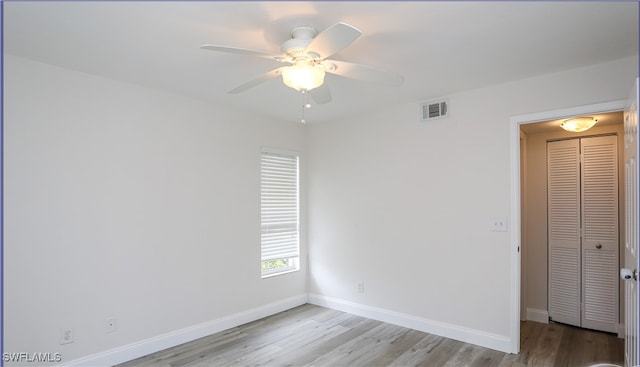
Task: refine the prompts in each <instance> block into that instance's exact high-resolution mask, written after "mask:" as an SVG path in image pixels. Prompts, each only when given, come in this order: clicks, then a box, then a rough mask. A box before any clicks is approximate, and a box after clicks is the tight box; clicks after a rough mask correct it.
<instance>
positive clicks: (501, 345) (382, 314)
mask: <svg viewBox="0 0 640 367" xmlns="http://www.w3.org/2000/svg"><path fill="white" fill-rule="evenodd" d="M309 303H311V304H314V305H318V306H322V307H327V308H331V309H334V310H339V311H343V312H348V313H350V314H354V315H358V316H362V317H366V318H370V319H374V320H378V321H382V322H386V323H389V324H394V325H398V326H402V327H407V328H411V329H414V330H419V331H423V332H426V333H429V334H435V335H438V336H443V337H446V338H449V339H455V340H459V341H462V342H465V343H471V344H475V345H479V346H482V347H486V348H490V349H495V350H498V351H501V352H505V353H511V352H512V351H511V338H509V337H507V336H503V335H497V334H492V333H487V332H484V331H480V330H474V329H469V328H465V327H461V326H457V325H452V324H447V323H444V322H439V321H434V320H429V319H424V318H421V317H417V316H413V315H408V314H403V313H399V312H394V311H389V310H385V309H381V308H376V307H371V306H367V305H363V304H358V303H353V302H350V301H345V300H341V299H336V298H331V297H326V296H321V295H317V294H309Z"/></svg>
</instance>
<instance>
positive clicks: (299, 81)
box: [282, 62, 325, 91]
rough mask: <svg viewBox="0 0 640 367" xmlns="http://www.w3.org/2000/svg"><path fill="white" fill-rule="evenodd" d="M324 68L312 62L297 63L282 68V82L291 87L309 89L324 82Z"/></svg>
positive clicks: (302, 89)
mask: <svg viewBox="0 0 640 367" xmlns="http://www.w3.org/2000/svg"><path fill="white" fill-rule="evenodd" d="M324 74H325V72H324V70H322V68H319V67H315V66H313V65H312V64H310V63H300V62H298V63H296V64H295V65H293V66H289V67H287V68H284V69H283V70H282V82H283V83H284V84H285V85H286V86H287V87H289V88H293V89H295V90H301V91H308V90H312V89H313V88H317V87H319V86H321V85H322V83H324Z"/></svg>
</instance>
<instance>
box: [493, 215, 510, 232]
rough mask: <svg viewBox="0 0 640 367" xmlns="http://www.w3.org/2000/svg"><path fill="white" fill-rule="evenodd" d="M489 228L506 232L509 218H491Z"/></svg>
mask: <svg viewBox="0 0 640 367" xmlns="http://www.w3.org/2000/svg"><path fill="white" fill-rule="evenodd" d="M489 230H490V231H494V232H506V231H507V218H503V217H496V218H491V221H490V222H489Z"/></svg>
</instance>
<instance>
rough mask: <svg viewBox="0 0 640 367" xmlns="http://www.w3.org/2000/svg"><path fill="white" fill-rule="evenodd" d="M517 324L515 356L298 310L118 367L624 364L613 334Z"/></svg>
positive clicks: (330, 313) (322, 312)
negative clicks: (518, 336) (518, 348)
mask: <svg viewBox="0 0 640 367" xmlns="http://www.w3.org/2000/svg"><path fill="white" fill-rule="evenodd" d="M520 326H521V328H520V332H521V351H520V353H519V354H517V355H515V354H506V353H502V352H498V351H495V350H491V349H487V348H482V347H479V346H476V345H472V344H467V343H463V342H460V341H456V340H452V339H447V338H444V337H440V336H436V335H432V334H428V333H424V332H420V331H417V330H412V329H408V328H403V327H400V326H396V325H391V324H386V323H383V322H380V321H376V320H371V319H367V318H363V317H359V316H355V315H351V314H348V313H344V312H340V311H336V310H330V309H326V308H322V307H318V306H314V305H303V306H300V307H296V308H294V309H291V310H288V311H285V312H281V313H278V314H276V315H273V316H270V317H267V318H264V319H260V320H256V321H253V322H250V323H247V324H245V325H241V326H238V327H235V328H231V329H229V330H225V331H222V332H219V333H216V334H213V335H210V336H207V337H204V338H200V339H198V340H195V341H193V342H190V343H185V344H183V345H179V346H176V347H173V348H169V349H167V350H164V351H160V352H157V353H153V354H150V355H148V356H145V357H142V358H138V359H136V360H133V361H129V362H126V363H123V364H121V365H118V366H117V367H133V366H136V367H150V366H153V367H212V366H215V367H217V366H221V367H236V366H238V367H239V366H243V367H244V366H267V367H281V366H282V367H284V366H296V367H298V366H322V367H325V366H331V367H342V366H344V367H378V366H397V367H414V366H425V367H427V366H428V367H443V366H445V367H458V366H469V367H525V366H526V367H547V366H548V367H551V366H563V367H571V366H588V365H590V364H594V363H614V364H619V365H622V360H623V352H624V345H623V340H622V339H619V338H617V337H616V336H615V335H612V334H607V333H600V332H596V331H591V330H584V329H579V328H575V327H571V326H568V325H562V324H555V323H551V324H540V323H535V322H522V323H521V325H520Z"/></svg>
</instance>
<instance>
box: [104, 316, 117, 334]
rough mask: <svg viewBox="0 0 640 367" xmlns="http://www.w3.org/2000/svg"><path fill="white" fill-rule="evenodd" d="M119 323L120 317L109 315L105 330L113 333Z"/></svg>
mask: <svg viewBox="0 0 640 367" xmlns="http://www.w3.org/2000/svg"><path fill="white" fill-rule="evenodd" d="M117 325H118V319H116V318H115V317H109V318H108V319H106V320H105V323H104V332H105V333H113V332H114V331H116V330H117Z"/></svg>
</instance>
